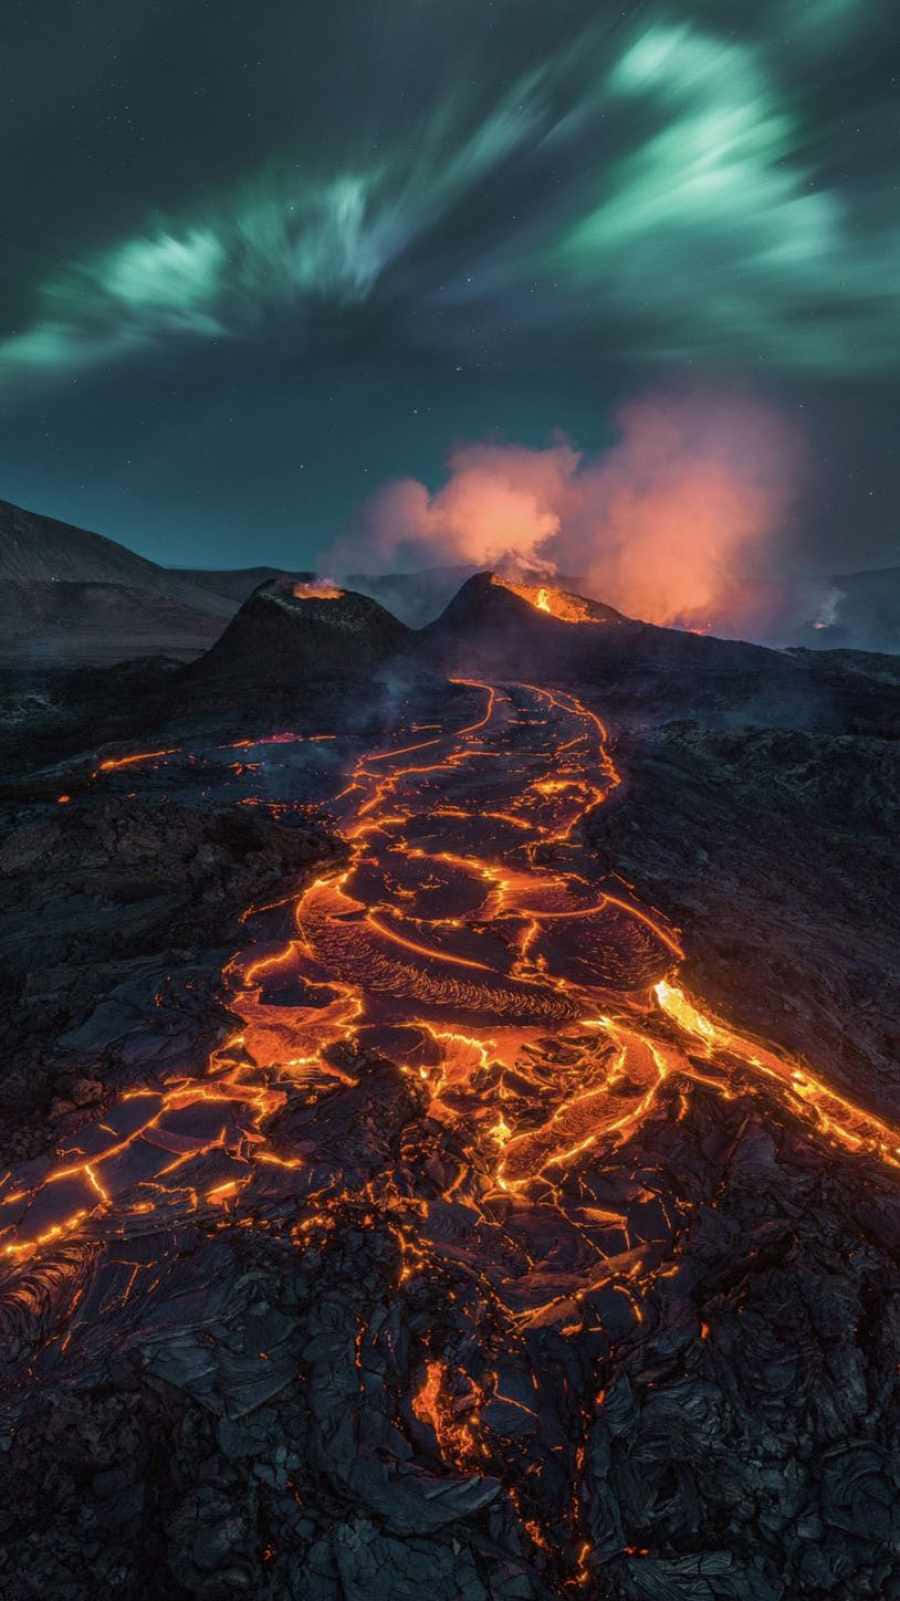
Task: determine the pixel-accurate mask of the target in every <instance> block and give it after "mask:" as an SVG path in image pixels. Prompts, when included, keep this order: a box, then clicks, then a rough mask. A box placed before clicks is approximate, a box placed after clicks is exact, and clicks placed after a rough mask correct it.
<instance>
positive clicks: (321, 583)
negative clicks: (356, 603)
mask: <svg viewBox="0 0 900 1601" xmlns="http://www.w3.org/2000/svg"><path fill="white" fill-rule="evenodd" d="M291 593H292V594H293V597H294V599H295V600H340V599H341V596H342V595H343V593H344V591H343V590H342V589H338V587H337V585H336V584H333V583H332V582H331V579H330V578H311V579H309V580H308V581H307V582H306V583H302V584H295V585H294V587H293V589H292V591H291Z"/></svg>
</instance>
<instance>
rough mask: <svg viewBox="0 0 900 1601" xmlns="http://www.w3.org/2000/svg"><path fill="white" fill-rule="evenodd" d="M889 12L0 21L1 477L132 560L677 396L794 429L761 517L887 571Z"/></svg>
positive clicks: (533, 10)
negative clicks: (129, 551) (783, 420)
mask: <svg viewBox="0 0 900 1601" xmlns="http://www.w3.org/2000/svg"><path fill="white" fill-rule="evenodd" d="M896 34H897V22H896V17H895V14H894V13H893V9H892V8H891V7H890V6H887V5H884V6H883V5H880V4H872V3H871V0H867V3H863V0H805V3H804V4H803V5H798V4H796V3H793V0H780V3H778V4H776V3H773V0H769V3H756V4H752V5H751V4H746V3H741V4H733V3H730V0H721V3H719V0H717V3H716V4H712V3H706V4H703V3H693V4H692V3H689V0H682V3H680V4H679V5H677V6H676V7H675V8H674V9H673V8H672V7H665V8H663V7H662V6H656V5H655V4H652V3H650V4H647V3H645V4H633V5H630V6H629V5H625V6H622V5H615V6H609V7H604V6H603V5H602V4H601V5H600V6H599V7H598V5H597V4H596V3H591V4H587V3H582V0H578V3H576V0H556V3H555V4H554V5H553V6H546V5H539V4H536V3H531V0H494V3H490V0H455V3H454V5H453V6H452V7H451V6H444V5H439V4H438V3H437V0H382V3H377V0H374V3H368V0H367V3H365V4H363V3H362V0H354V3H348V0H337V3H333V4H330V5H329V6H328V7H327V8H319V7H310V6H298V5H295V4H291V5H287V4H285V5H281V4H273V5H267V6H264V7H260V6H258V5H256V4H250V3H249V0H247V3H244V0H241V3H236V0H231V3H223V0H219V3H216V4H206V3H201V0H178V3H174V0H173V3H166V0H80V3H75V4H73V3H72V0H66V3H62V0H27V3H24V4H22V3H20V4H13V3H12V0H10V3H9V4H8V5H7V6H6V7H4V9H3V16H2V20H0V42H2V45H3V57H4V61H5V63H6V64H7V85H8V86H9V85H11V87H12V92H11V93H10V94H8V96H7V98H6V99H5V100H4V104H3V107H2V110H0V127H2V131H3V138H4V142H5V156H6V160H5V162H4V180H3V181H4V189H5V195H4V200H5V207H4V212H5V218H6V222H7V227H6V230H5V232H6V234H7V237H8V240H9V248H8V251H7V253H6V256H5V261H4V266H3V272H4V295H3V301H2V304H3V307H4V312H3V322H2V327H0V414H2V421H3V447H2V459H0V469H2V470H0V495H3V496H4V497H6V498H9V499H12V500H16V501H19V502H20V503H23V504H26V505H29V506H31V507H33V508H34V509H36V510H40V511H45V512H49V513H51V514H53V515H55V516H58V517H61V518H64V519H66V520H69V521H74V522H79V523H81V524H83V525H85V526H88V527H92V528H95V529H98V530H99V531H101V532H103V533H107V534H109V535H111V536H112V537H114V538H118V539H121V540H123V541H124V542H125V543H127V544H130V545H132V546H133V547H134V548H136V549H139V550H141V551H142V552H143V553H144V554H146V555H149V556H152V557H154V558H155V559H157V560H160V561H168V562H182V563H184V564H208V565H229V564H235V565H237V564H241V563H253V562H259V561H272V562H284V563H290V564H292V565H297V566H302V565H305V564H307V563H308V562H310V561H315V560H316V559H317V558H318V559H319V560H320V562H321V561H323V560H325V556H324V554H323V553H326V552H327V548H328V546H329V543H330V541H331V540H332V538H333V537H335V535H337V534H340V533H341V532H342V531H344V530H345V529H346V528H347V527H348V526H352V525H353V524H354V521H355V519H357V517H358V513H359V508H360V506H361V505H362V504H363V503H364V502H365V500H366V498H367V497H368V496H369V495H370V494H371V493H372V492H373V491H374V490H375V489H376V488H377V487H378V486H379V485H380V484H382V483H383V482H384V481H385V480H389V479H392V478H395V477H398V476H409V475H411V476H414V477H416V478H420V479H422V480H423V481H424V482H425V483H426V484H428V485H429V486H431V487H434V486H436V485H437V484H439V483H440V481H441V478H442V473H443V470H444V463H445V460H446V457H447V454H448V451H450V450H451V449H452V448H453V446H454V445H455V444H457V443H459V442H460V441H474V440H481V439H488V438H492V439H493V438H500V439H505V440H508V441H512V442H518V443H521V444H525V445H530V446H538V445H541V444H544V443H546V441H547V440H548V439H549V438H550V436H551V434H552V433H553V431H554V430H557V429H562V430H563V431H564V432H565V433H566V434H567V435H568V436H569V437H570V438H571V439H573V440H574V441H575V443H576V444H577V445H579V446H580V447H582V448H584V449H586V450H588V451H590V452H602V450H603V449H604V448H605V447H607V446H608V445H609V443H610V441H611V440H612V439H613V437H614V435H615V428H616V424H615V414H616V412H617V410H618V408H619V407H620V405H621V404H622V402H623V401H627V400H629V399H630V398H632V397H634V396H640V395H642V394H644V393H645V392H647V391H651V392H652V391H653V390H654V388H655V387H657V386H659V385H671V384H672V383H677V384H678V385H679V386H681V387H682V388H685V387H687V388H690V387H691V386H694V385H697V384H702V385H704V386H706V387H707V388H708V387H709V386H710V385H712V386H714V388H715V390H716V392H718V393H723V394H725V395H728V394H729V393H731V392H732V391H733V392H737V393H740V394H742V395H746V394H748V393H749V394H751V395H753V396H754V397H756V398H757V399H758V400H759V401H760V402H761V403H762V404H764V405H766V406H769V407H773V408H775V409H776V410H778V411H779V412H783V413H784V415H785V416H786V417H788V418H790V420H791V423H792V426H793V425H794V424H795V423H796V422H798V421H799V422H800V423H801V424H802V427H803V430H804V432H805V436H806V439H807V443H808V449H809V459H810V461H811V464H812V472H811V473H810V474H809V478H808V482H807V484H806V486H805V489H804V498H803V502H802V505H798V506H797V507H795V509H794V510H793V511H792V519H793V522H792V526H791V528H790V529H789V530H787V536H788V537H789V541H790V543H791V546H792V549H794V550H795V551H796V552H798V553H799V555H800V557H801V559H802V560H803V561H806V562H808V563H810V564H811V565H812V566H818V567H819V568H820V569H821V570H823V571H824V570H832V569H834V568H837V569H852V568H855V567H862V566H872V565H877V564H878V563H880V562H888V561H890V560H892V559H897V535H896V519H895V507H896V504H897V500H898V492H900V482H898V479H900V467H898V461H900V451H898V449H897V422H898V374H897V367H898V364H900V338H898V335H900V311H898V298H897V284H898V282H900V276H898V268H900V259H898V258H900V244H898V239H900V230H898V227H897V209H898V193H900V191H898V187H897V169H898V153H900V152H898V144H900V116H898V109H897V107H898V101H897V79H896V74H895V72H894V70H893V60H894V57H892V54H891V47H892V46H895V45H896V42H897V40H896Z"/></svg>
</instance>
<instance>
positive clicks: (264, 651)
mask: <svg viewBox="0 0 900 1601" xmlns="http://www.w3.org/2000/svg"><path fill="white" fill-rule="evenodd" d="M409 637H410V632H409V629H408V628H406V627H405V625H404V624H403V623H401V622H398V620H397V618H396V617H392V616H391V614H390V612H387V611H385V609H384V607H383V606H379V604H378V602H377V601H375V600H370V599H369V597H368V596H367V595H357V594H354V593H353V591H352V590H344V589H338V588H337V587H336V586H335V585H333V584H329V583H327V582H323V581H321V580H315V579H314V580H310V581H308V582H304V581H302V580H300V581H298V580H294V579H291V578H289V577H285V576H282V577H279V578H274V579H272V580H270V582H269V583H267V584H263V585H262V586H261V587H260V588H259V589H256V590H255V591H254V592H253V594H252V595H251V596H250V598H249V600H246V601H245V602H244V604H243V606H242V607H241V609H240V611H239V612H238V614H237V616H236V617H235V618H234V619H233V621H232V622H231V623H230V624H229V625H228V627H227V628H226V630H225V632H224V634H223V635H222V637H221V639H219V640H217V642H216V644H215V645H214V646H213V648H212V650H210V651H209V652H208V653H207V654H206V655H205V656H204V657H203V658H202V659H201V660H200V661H199V662H196V663H195V664H194V666H193V667H192V668H191V669H190V670H189V673H188V681H189V682H190V683H191V684H192V685H195V686H209V685H213V684H218V683H222V684H231V685H235V686H240V687H241V688H242V691H243V692H244V693H245V694H247V695H251V696H252V695H254V694H256V693H258V692H259V691H260V690H262V689H265V688H266V687H267V686H272V687H276V686H277V687H284V686H286V687H294V688H296V687H299V686H300V685H302V684H303V683H304V681H306V680H309V679H323V678H336V679H339V680H348V681H353V680H356V679H360V678H363V677H365V675H366V674H367V673H369V672H371V671H372V669H373V668H376V667H378V666H380V665H381V664H382V663H383V662H386V661H388V660H389V659H390V658H391V657H392V656H395V655H397V653H398V652H400V651H401V650H402V649H403V647H404V646H405V645H406V643H407V641H408V639H409Z"/></svg>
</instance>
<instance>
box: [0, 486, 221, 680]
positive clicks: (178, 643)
mask: <svg viewBox="0 0 900 1601" xmlns="http://www.w3.org/2000/svg"><path fill="white" fill-rule="evenodd" d="M233 610H234V603H233V602H230V601H229V600H228V599H227V598H226V597H223V596H221V595H217V594H215V593H213V592H211V591H210V590H208V589H205V588H203V587H202V586H200V585H199V584H194V583H193V582H192V581H191V579H190V578H189V577H188V576H181V575H178V574H173V573H170V572H169V571H168V570H167V569H166V568H164V567H159V566H157V564H156V563H155V562H152V561H147V560H146V559H145V558H144V557H143V556H138V555H136V554H135V553H134V551H131V550H127V549H126V548H125V546H124V545H120V544H118V543H117V542H116V541H115V540H113V539H106V538H105V537H104V536H103V535H102V534H94V533H90V532H89V531H88V530H87V529H85V528H76V527H75V526H73V525H72V524H70V523H62V522H58V521H57V520H56V519H55V518H53V517H42V516H40V515H38V514H37V513H36V512H31V511H26V510H24V509H23V508H22V507H21V506H14V505H11V504H10V503H9V502H8V501H0V629H2V642H3V643H2V647H0V657H2V659H3V660H5V661H7V662H10V663H11V662H25V663H27V662H28V661H35V662H38V661H41V662H56V663H58V664H60V665H74V664H76V663H82V662H111V661H119V660H124V659H125V658H127V657H129V656H136V655H141V654H145V653H148V652H158V651H164V652H169V653H174V654H177V655H183V656H194V655H197V654H198V653H199V652H200V651H202V650H205V649H206V648H207V647H208V646H209V645H210V644H211V643H212V641H213V640H214V639H215V638H216V637H217V635H218V634H219V633H220V631H221V629H222V627H223V626H224V624H225V622H226V621H227V620H228V618H229V617H230V616H231V615H232V613H233Z"/></svg>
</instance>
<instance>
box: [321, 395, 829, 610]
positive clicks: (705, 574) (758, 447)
mask: <svg viewBox="0 0 900 1601" xmlns="http://www.w3.org/2000/svg"><path fill="white" fill-rule="evenodd" d="M619 428H620V435H621V437H620V440H619V442H618V443H617V444H615V445H613V446H612V448H611V449H609V450H608V451H607V452H606V453H605V454H603V455H600V456H596V457H593V458H591V457H588V456H587V455H585V454H584V453H582V452H579V451H577V450H575V449H573V447H572V446H571V445H570V444H569V443H568V442H567V441H565V440H561V439H560V440H557V441H556V442H555V443H553V444H552V445H550V446H549V447H548V448H546V449H544V450H530V449H526V448H525V447H523V446H519V445H479V444H475V445H465V446H462V447H460V448H459V449H457V450H455V451H454V452H453V453H452V454H451V456H450V458H449V476H448V479H447V482H446V483H445V484H444V485H443V486H442V487H441V488H440V489H438V490H437V491H436V492H435V493H434V494H431V493H429V491H428V489H427V488H426V487H425V485H424V484H421V483H418V482H416V481H415V480H413V479H404V480H400V481H397V482H395V483H391V484H387V485H385V486H384V488H382V489H381V490H380V491H379V492H378V493H377V494H376V495H375V496H374V497H373V499H372V500H371V501H370V502H369V503H368V505H367V506H366V507H365V508H364V509H363V513H362V517H361V520H360V526H359V532H358V535H357V537H356V538H355V539H354V540H350V541H345V542H344V544H343V546H342V547H341V548H339V550H338V552H337V556H338V559H340V560H341V562H342V564H343V563H344V562H346V564H347V565H348V566H349V565H350V562H351V559H352V560H353V561H358V560H361V559H362V558H363V556H365V558H366V560H367V561H368V562H369V563H370V564H371V560H372V553H373V551H374V552H376V553H378V554H379V555H380V558H381V561H382V564H383V565H384V566H385V567H388V568H390V567H395V568H396V567H397V566H401V567H406V568H410V569H412V568H416V567H432V566H434V565H435V562H436V561H437V562H447V563H468V564H471V565H472V566H474V567H478V568H491V569H498V570H499V571H501V572H508V573H510V575H511V576H512V577H513V578H514V579H516V580H517V581H519V580H520V579H523V578H524V579H525V580H526V582H528V581H529V575H530V574H532V573H533V574H534V578H533V580H531V583H532V584H533V585H534V587H542V586H544V585H546V586H547V588H548V590H550V592H551V593H552V590H551V586H550V584H549V583H548V580H549V579H552V576H553V575H554V574H555V573H572V574H578V575H580V580H579V587H580V588H583V589H585V590H586V591H587V593H588V594H591V595H594V596H596V597H597V599H598V600H601V601H604V602H606V603H607V604H608V605H610V606H613V607H615V608H616V609H618V610H621V611H622V612H624V613H625V615H626V616H629V617H638V618H642V619H644V620H646V621H648V622H654V623H663V624H675V625H677V626H679V627H685V628H694V629H697V630H701V631H703V632H706V631H707V630H712V631H714V632H718V633H725V634H733V633H744V634H747V633H754V634H756V635H759V636H763V635H765V631H766V628H767V626H769V625H770V624H772V623H773V622H774V620H775V618H776V617H777V615H778V614H779V612H780V610H781V609H782V608H783V606H784V604H785V590H786V584H787V580H785V579H783V578H780V577H779V576H778V574H779V572H780V571H781V569H782V567H783V565H784V564H783V562H782V561H781V560H780V558H779V548H778V547H779V541H780V539H781V538H782V537H783V536H784V533H785V530H786V527H787V521H788V512H789V508H790V506H791V502H792V500H793V498H794V496H795V493H796V489H797V486H798V483H799V480H800V478H801V471H800V468H801V452H800V449H799V442H798V439H797V437H796V434H795V430H794V428H793V426H792V425H790V424H789V423H788V422H787V421H786V420H785V419H784V418H783V417H782V416H781V415H780V414H779V413H777V412H775V411H774V410H772V409H771V408H768V407H764V406H762V405H760V404H758V403H754V402H750V401H747V400H738V399H735V398H733V397H732V398H728V397H724V398H723V397H713V398H710V399H707V400H701V399H697V398H685V397H676V396H671V395H661V396H660V395H655V396H650V397H648V398H645V399H643V400H641V401H640V402H638V403H636V404H634V405H631V406H629V407H627V408H626V409H625V410H624V411H623V412H622V413H621V415H620V417H619ZM542 609H543V608H542Z"/></svg>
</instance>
